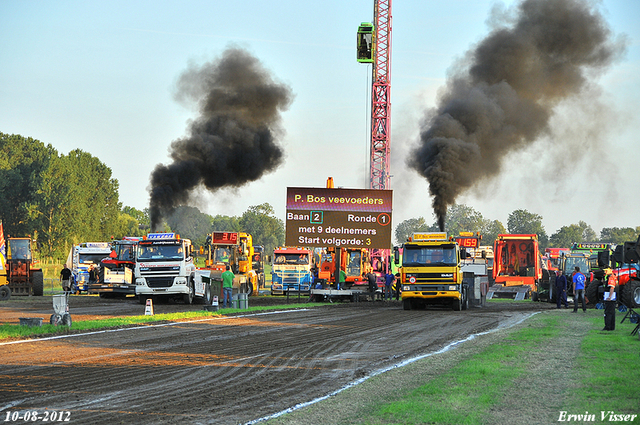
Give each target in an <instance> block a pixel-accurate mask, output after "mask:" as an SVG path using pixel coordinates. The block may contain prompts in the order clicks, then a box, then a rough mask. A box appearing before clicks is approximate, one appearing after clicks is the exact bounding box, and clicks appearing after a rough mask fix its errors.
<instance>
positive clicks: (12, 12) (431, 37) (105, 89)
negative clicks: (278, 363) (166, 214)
mask: <svg viewBox="0 0 640 425" xmlns="http://www.w3.org/2000/svg"><path fill="white" fill-rule="evenodd" d="M512 3H513V2H506V3H499V2H495V1H485V0H449V1H446V2H445V1H424V0H398V1H396V2H394V4H393V10H392V15H393V36H392V59H391V63H392V71H391V77H392V81H391V99H392V109H391V114H392V118H391V128H392V129H391V159H392V163H391V172H392V174H393V178H392V182H391V189H393V190H394V211H393V218H394V222H395V224H397V223H399V222H400V221H402V220H405V219H408V218H414V217H420V216H422V217H424V218H425V219H426V220H427V222H429V223H433V222H434V217H433V213H432V208H431V197H430V196H429V192H428V185H427V182H426V181H425V180H424V178H422V177H420V176H419V175H418V174H417V173H416V172H414V171H412V170H409V169H408V168H407V166H406V164H405V161H406V155H407V154H408V153H409V152H410V148H411V147H412V146H413V145H415V143H416V141H417V138H418V131H419V126H420V122H421V120H422V118H423V117H424V115H425V112H426V111H427V110H428V109H429V108H433V107H434V106H435V105H436V100H437V94H438V90H439V89H441V88H442V87H443V86H444V85H445V82H446V78H447V75H448V72H449V71H450V70H451V69H452V68H451V67H452V66H453V65H454V64H455V63H457V62H459V61H460V60H462V59H463V58H464V54H465V52H467V51H468V50H469V49H470V48H472V47H473V46H474V45H475V44H476V43H478V42H479V41H480V40H481V39H482V38H484V37H485V36H486V35H487V34H488V32H489V30H490V22H491V20H490V17H491V16H492V15H491V12H492V10H494V11H500V10H503V9H504V8H505V7H508V6H509V5H511V4H512ZM597 4H598V9H599V10H600V11H601V12H602V14H603V15H604V17H605V19H606V20H607V22H608V23H609V25H610V27H611V29H612V31H613V32H614V34H615V35H626V37H627V43H628V44H627V51H626V54H625V55H624V57H623V58H621V59H620V60H619V61H617V62H616V63H615V64H614V65H613V66H612V67H610V69H608V70H607V71H606V72H605V73H603V74H602V75H596V76H593V80H592V81H593V82H594V84H592V85H590V86H589V88H588V90H585V92H584V93H582V94H581V95H580V96H578V97H575V98H571V99H568V100H567V101H566V102H564V103H562V104H560V105H558V106H557V107H556V114H555V115H554V117H553V118H552V122H551V134H550V135H548V136H546V137H544V138H542V139H541V140H539V141H538V142H537V143H535V144H534V145H533V146H531V147H529V148H527V149H526V150H525V151H521V152H519V153H517V154H514V155H512V156H511V157H509V158H506V161H504V162H503V172H502V173H501V174H500V175H499V177H497V178H496V179H494V180H491V181H482V182H478V184H477V185H475V186H474V187H473V188H472V189H471V190H469V191H467V192H466V193H465V195H464V196H462V197H460V198H459V199H458V202H459V203H464V204H467V205H469V206H471V207H473V208H474V209H476V210H477V211H479V212H480V213H482V214H483V216H484V217H485V218H489V219H492V220H493V219H497V220H500V221H502V223H503V224H504V225H505V226H506V224H507V217H508V215H509V213H510V212H512V211H513V210H516V209H527V210H528V211H530V212H533V213H537V214H540V215H541V216H542V217H543V224H544V226H545V228H546V231H547V233H548V234H549V235H550V234H553V233H555V232H556V231H557V230H558V229H559V228H560V227H561V226H563V225H569V224H572V223H577V222H578V221H580V220H583V221H585V222H587V223H588V224H590V225H591V226H592V227H593V229H594V230H595V231H596V232H600V230H601V229H602V228H603V227H628V226H633V227H635V226H638V225H640V194H639V192H638V184H639V183H640V177H638V176H639V174H638V171H637V170H638V162H639V161H640V160H639V158H640V150H639V146H640V140H639V139H640V138H639V136H638V134H639V132H638V129H639V128H640V118H639V114H638V104H639V101H638V99H640V2H638V1H637V0H605V1H601V2H598V3H597ZM501 8H502V9H501ZM0 16H1V17H2V21H3V24H2V25H1V26H0V46H1V48H0V63H1V64H2V66H0V132H3V133H8V134H20V135H22V136H25V137H33V138H35V139H38V140H40V141H42V142H43V143H45V144H51V145H52V146H53V147H54V148H56V149H57V150H58V152H60V153H63V154H67V153H68V152H69V151H71V150H73V149H76V148H80V149H82V150H84V151H86V152H89V153H90V154H92V155H93V156H96V157H97V158H99V159H100V160H101V161H102V162H104V163H105V164H106V165H107V166H108V167H109V168H111V170H112V172H113V177H114V178H116V179H117V180H118V182H119V185H120V189H119V192H120V201H121V202H122V203H123V205H129V206H133V207H135V208H138V209H143V208H146V207H148V205H149V193H148V188H149V177H150V174H151V172H152V170H153V169H154V167H155V166H156V165H157V164H159V163H165V164H166V163H170V159H169V157H168V152H169V151H168V149H169V145H170V143H171V142H172V141H174V140H176V139H179V138H181V137H184V136H185V133H186V131H187V128H188V123H189V121H190V120H191V119H194V118H195V117H196V116H197V111H196V110H194V109H193V108H188V107H185V105H184V104H181V103H179V102H177V101H176V100H175V98H174V94H175V92H176V83H177V81H178V77H179V76H180V74H181V73H183V72H184V71H185V70H186V69H188V68H189V66H190V65H194V64H195V65H199V64H203V63H205V62H209V61H212V60H215V59H216V58H218V57H219V56H220V55H221V54H222V52H223V51H224V50H225V48H227V47H228V46H230V45H236V46H240V47H242V48H244V49H246V50H247V51H249V52H250V53H251V54H252V55H253V56H255V57H256V58H258V59H259V60H260V61H261V63H262V65H263V66H264V67H265V68H266V69H268V70H269V71H270V72H271V74H272V76H273V78H274V79H276V80H277V81H279V82H281V83H284V84H286V85H288V86H289V87H291V89H292V91H293V93H294V96H295V97H294V100H293V103H292V104H291V106H290V108H289V109H288V110H287V111H286V112H284V113H283V114H282V118H283V121H282V127H283V128H284V130H285V131H286V134H285V135H284V136H283V137H282V138H281V140H280V142H281V145H282V146H283V147H284V150H285V155H286V158H285V161H284V163H283V165H281V166H280V167H279V168H278V169H277V170H275V171H274V172H272V173H269V174H267V175H265V176H264V177H263V178H262V179H261V180H259V181H257V182H253V183H250V184H248V185H246V186H245V187H243V188H241V189H238V190H223V191H219V192H216V193H214V194H208V193H203V194H202V196H200V198H199V200H198V203H196V204H195V206H197V207H199V208H200V210H201V211H203V212H205V213H208V214H211V215H216V214H224V215H241V214H242V213H243V212H244V211H245V210H246V209H247V208H248V207H249V206H252V205H258V204H262V203H265V202H268V203H270V204H271V205H272V206H273V207H274V208H275V210H276V214H277V215H278V217H280V218H282V219H284V212H285V202H286V199H285V195H286V188H287V187H301V186H302V187H324V185H325V182H326V179H327V177H329V176H331V177H333V178H334V181H335V183H336V185H337V186H341V187H345V188H368V167H369V115H370V112H369V105H370V101H371V88H370V87H371V66H370V65H363V64H359V63H357V62H356V60H355V56H356V53H355V39H356V30H357V27H358V25H359V24H360V22H364V21H371V20H372V19H373V2H372V1H371V0H350V1H346V2H345V1H337V0H325V1H316V2H311V1H299V0H295V1H294V0H281V1H279V2H264V1H257V0H237V1H234V2H229V1H216V0H214V1H196V0H193V1H190V0H181V1H179V2H177V1H130V0H128V1H113V0H109V1H91V0H84V1H64V0H56V1H47V0H39V1H30V0H2V1H0ZM494 16H495V15H494ZM87 190H88V191H89V190H92V188H87Z"/></svg>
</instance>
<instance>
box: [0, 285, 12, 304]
mask: <svg viewBox="0 0 640 425" xmlns="http://www.w3.org/2000/svg"><path fill="white" fill-rule="evenodd" d="M9 298H11V288H9V286H8V285H2V286H0V301H6V300H8V299H9Z"/></svg>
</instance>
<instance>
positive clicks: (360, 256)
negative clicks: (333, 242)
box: [318, 247, 371, 289]
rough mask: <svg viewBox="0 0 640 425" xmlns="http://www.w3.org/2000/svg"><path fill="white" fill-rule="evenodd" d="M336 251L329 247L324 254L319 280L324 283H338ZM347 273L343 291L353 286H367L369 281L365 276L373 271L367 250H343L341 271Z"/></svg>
mask: <svg viewBox="0 0 640 425" xmlns="http://www.w3.org/2000/svg"><path fill="white" fill-rule="evenodd" d="M335 258H336V249H335V247H329V248H327V249H326V251H325V252H323V253H322V257H321V259H320V266H319V269H318V279H319V280H322V281H324V282H332V283H335V281H336V274H335V273H336V267H335ZM338 270H341V271H343V272H344V273H345V282H344V284H343V285H341V287H342V288H343V289H348V288H351V287H352V286H365V285H367V281H366V280H365V279H364V277H363V275H364V274H366V273H368V272H369V271H371V257H370V255H369V250H367V249H365V248H341V249H340V266H339V269H338Z"/></svg>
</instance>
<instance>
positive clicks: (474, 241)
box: [456, 237, 479, 248]
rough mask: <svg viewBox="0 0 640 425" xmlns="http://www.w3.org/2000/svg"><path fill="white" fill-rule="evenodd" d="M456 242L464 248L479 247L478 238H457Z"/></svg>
mask: <svg viewBox="0 0 640 425" xmlns="http://www.w3.org/2000/svg"><path fill="white" fill-rule="evenodd" d="M456 242H458V245H460V246H461V247H462V248H477V247H478V245H479V241H478V238H465V237H456Z"/></svg>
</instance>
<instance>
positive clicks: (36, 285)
mask: <svg viewBox="0 0 640 425" xmlns="http://www.w3.org/2000/svg"><path fill="white" fill-rule="evenodd" d="M31 287H32V289H33V295H34V296H36V297H41V296H42V295H43V294H44V274H43V273H42V270H38V271H34V272H33V274H32V275H31Z"/></svg>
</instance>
